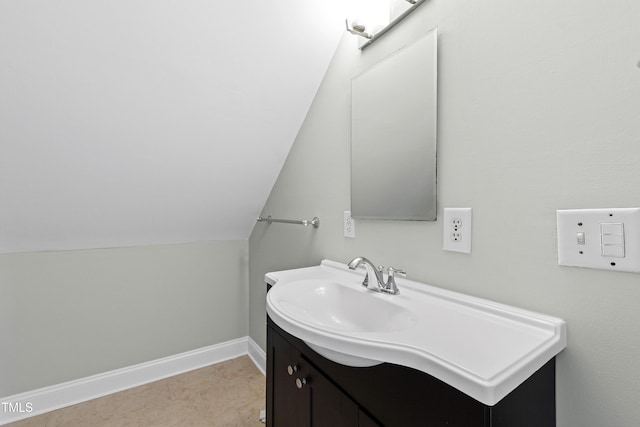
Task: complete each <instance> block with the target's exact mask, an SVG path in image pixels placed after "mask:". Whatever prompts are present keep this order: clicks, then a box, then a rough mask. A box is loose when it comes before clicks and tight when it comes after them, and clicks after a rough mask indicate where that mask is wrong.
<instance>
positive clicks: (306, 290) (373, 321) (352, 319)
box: [272, 280, 416, 332]
mask: <svg viewBox="0 0 640 427" xmlns="http://www.w3.org/2000/svg"><path fill="white" fill-rule="evenodd" d="M273 295H275V298H273V299H272V301H273V302H274V303H275V304H277V306H278V307H279V308H280V309H281V310H282V311H284V312H285V313H288V314H289V315H290V316H294V317H295V318H296V319H297V320H298V321H300V322H304V323H307V324H309V325H313V326H316V327H318V328H323V329H326V330H334V331H336V332H393V331H400V330H403V329H408V328H410V327H412V326H413V325H415V323H416V319H415V318H414V317H413V315H412V314H411V312H410V311H409V310H408V309H406V308H405V307H402V306H400V305H398V304H395V303H394V302H393V301H392V300H390V299H381V298H375V297H374V296H372V295H371V291H367V290H366V289H365V288H364V287H362V286H361V287H349V286H344V285H342V284H340V283H337V282H330V281H323V280H299V281H292V282H287V283H283V284H282V285H281V286H278V291H277V292H276V293H275V294H273ZM371 313H375V316H372V315H371Z"/></svg>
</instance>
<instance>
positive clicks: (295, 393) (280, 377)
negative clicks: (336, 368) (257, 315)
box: [267, 328, 306, 427]
mask: <svg viewBox="0 0 640 427" xmlns="http://www.w3.org/2000/svg"><path fill="white" fill-rule="evenodd" d="M299 365H300V362H299V355H298V353H297V352H296V350H295V349H294V348H293V347H292V346H291V345H290V344H289V343H288V342H287V341H286V340H285V339H283V338H282V337H281V336H280V335H279V334H277V333H275V332H273V331H272V329H271V328H268V329H267V426H268V427H302V426H304V425H306V424H305V423H304V417H303V412H302V410H303V408H302V407H303V405H304V403H305V401H304V400H303V395H302V394H301V393H300V392H299V390H298V389H297V387H296V383H295V377H294V375H296V372H294V371H297V370H298V369H299Z"/></svg>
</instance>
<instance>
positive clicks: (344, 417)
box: [297, 359, 359, 427]
mask: <svg viewBox="0 0 640 427" xmlns="http://www.w3.org/2000/svg"><path fill="white" fill-rule="evenodd" d="M300 374H301V376H300V377H298V378H297V381H298V382H297V386H298V387H299V386H301V387H302V388H300V389H299V390H298V391H299V392H300V393H301V394H302V395H303V396H304V397H303V399H304V403H303V407H302V408H303V411H304V412H305V414H306V419H305V420H304V424H301V425H304V426H309V427H357V426H358V412H359V409H358V406H357V405H356V404H355V402H353V401H352V400H351V399H350V398H349V397H348V396H347V395H345V394H344V393H343V392H342V391H341V390H340V389H339V388H337V387H336V386H335V385H334V384H333V383H332V382H331V381H329V379H328V378H327V377H325V376H324V375H323V374H321V373H320V372H319V371H318V370H316V369H315V368H314V367H313V366H311V365H310V364H309V363H308V362H306V361H305V360H304V359H303V362H302V369H301V370H300Z"/></svg>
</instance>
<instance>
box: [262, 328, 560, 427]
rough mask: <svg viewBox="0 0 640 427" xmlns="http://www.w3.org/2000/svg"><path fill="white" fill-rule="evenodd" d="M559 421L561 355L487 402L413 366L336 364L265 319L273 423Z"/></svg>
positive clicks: (487, 425) (497, 425)
mask: <svg viewBox="0 0 640 427" xmlns="http://www.w3.org/2000/svg"><path fill="white" fill-rule="evenodd" d="M555 425H556V423H555V358H554V359H552V360H550V361H549V362H547V363H546V364H545V365H544V366H543V367H542V368H541V369H539V370H538V371H537V372H536V373H534V374H533V375H532V376H531V377H529V378H528V379H527V380H526V381H525V382H523V383H522V384H521V385H520V386H519V387H518V388H516V389H515V390H514V391H512V392H511V393H510V394H508V395H507V396H506V397H505V398H503V399H502V400H501V401H500V402H498V403H497V404H496V405H495V406H486V405H484V404H483V403H481V402H479V401H477V400H475V399H473V398H471V397H469V396H467V395H466V394H464V393H462V392H460V391H458V390H457V389H455V388H453V387H451V386H449V385H448V384H446V383H444V382H442V381H440V380H438V379H436V378H434V377H432V376H430V375H428V374H426V373H424V372H421V371H418V370H415V369H412V368H408V367H404V366H399V365H394V364H388V363H384V364H381V365H377V366H372V367H366V368H354V367H349V366H344V365H341V364H338V363H335V362H332V361H330V360H328V359H326V358H324V357H323V356H321V355H319V354H318V353H316V352H315V351H313V350H312V349H311V348H309V347H308V346H307V345H306V344H305V343H304V342H303V341H301V340H300V339H298V338H296V337H294V336H292V335H290V334H289V333H287V332H286V331H284V330H283V329H281V328H280V327H279V326H278V325H276V324H275V323H274V322H273V321H272V320H271V319H270V318H268V319H267V426H268V427H380V426H385V427H413V426H416V427H430V426H448V427H455V426H458V427H553V426H555Z"/></svg>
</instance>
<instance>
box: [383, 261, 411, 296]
mask: <svg viewBox="0 0 640 427" xmlns="http://www.w3.org/2000/svg"><path fill="white" fill-rule="evenodd" d="M387 273H388V274H389V277H388V278H387V283H386V284H385V286H384V288H382V291H383V292H386V293H388V294H392V295H398V294H399V293H400V290H399V289H398V285H396V275H397V276H402V277H406V276H407V272H406V271H404V270H400V269H399V268H395V267H389V268H388V269H387Z"/></svg>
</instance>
